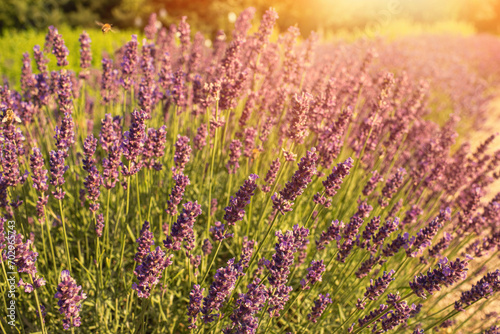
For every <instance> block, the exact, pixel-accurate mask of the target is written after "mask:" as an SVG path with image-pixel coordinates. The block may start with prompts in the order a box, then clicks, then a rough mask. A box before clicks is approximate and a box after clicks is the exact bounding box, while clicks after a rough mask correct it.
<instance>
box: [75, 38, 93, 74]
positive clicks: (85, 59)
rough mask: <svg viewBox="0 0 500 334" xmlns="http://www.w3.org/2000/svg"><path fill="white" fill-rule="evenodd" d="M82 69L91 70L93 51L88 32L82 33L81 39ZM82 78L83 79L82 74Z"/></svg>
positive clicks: (79, 39)
mask: <svg viewBox="0 0 500 334" xmlns="http://www.w3.org/2000/svg"><path fill="white" fill-rule="evenodd" d="M78 41H79V42H80V67H81V68H82V69H86V68H89V67H90V65H91V62H92V50H90V37H89V34H87V32H86V31H84V32H82V34H81V35H80V38H78ZM80 78H82V76H81V73H80Z"/></svg>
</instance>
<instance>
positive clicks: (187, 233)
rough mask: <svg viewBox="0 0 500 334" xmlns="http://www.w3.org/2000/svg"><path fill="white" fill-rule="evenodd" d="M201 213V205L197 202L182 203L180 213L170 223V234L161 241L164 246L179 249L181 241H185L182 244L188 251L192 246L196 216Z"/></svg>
mask: <svg viewBox="0 0 500 334" xmlns="http://www.w3.org/2000/svg"><path fill="white" fill-rule="evenodd" d="M199 215H201V205H199V204H198V202H187V203H186V204H184V206H183V209H182V213H181V214H180V215H179V217H178V218H177V221H176V222H175V223H174V224H172V228H171V232H170V235H168V236H167V239H165V240H164V241H163V244H164V246H165V248H167V249H172V250H176V251H177V250H180V249H181V242H182V241H185V242H186V243H187V244H186V245H185V246H184V247H185V248H186V249H187V250H188V251H189V250H192V249H193V248H194V231H193V226H194V223H195V221H196V217H198V216H199Z"/></svg>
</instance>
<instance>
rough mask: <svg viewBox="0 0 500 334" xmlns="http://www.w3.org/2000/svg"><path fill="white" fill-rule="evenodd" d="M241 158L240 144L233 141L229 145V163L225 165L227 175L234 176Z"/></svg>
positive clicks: (236, 140) (235, 140)
mask: <svg viewBox="0 0 500 334" xmlns="http://www.w3.org/2000/svg"><path fill="white" fill-rule="evenodd" d="M240 157H241V142H240V141H239V140H238V139H234V140H232V141H231V144H229V161H228V162H227V164H226V168H227V171H228V173H229V174H236V171H237V170H238V168H240V164H239V160H240Z"/></svg>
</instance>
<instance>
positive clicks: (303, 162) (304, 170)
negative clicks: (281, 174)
mask: <svg viewBox="0 0 500 334" xmlns="http://www.w3.org/2000/svg"><path fill="white" fill-rule="evenodd" d="M317 161H318V154H317V153H316V148H314V147H313V148H312V149H311V150H310V151H308V152H307V153H306V156H305V157H302V159H300V162H299V163H298V166H299V169H298V170H297V171H296V172H295V174H293V176H292V179H291V180H290V181H288V182H287V184H286V185H285V188H284V189H282V190H281V191H280V192H279V195H278V194H276V193H275V194H274V195H273V196H272V200H273V208H274V209H275V210H278V211H279V212H280V213H281V214H282V215H284V214H285V213H286V212H289V211H292V205H293V201H294V200H295V199H296V198H297V197H298V196H300V195H302V193H303V192H304V190H305V189H306V187H307V185H308V184H309V183H311V181H312V177H313V175H315V174H316V162H317Z"/></svg>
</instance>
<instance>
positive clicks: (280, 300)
mask: <svg viewBox="0 0 500 334" xmlns="http://www.w3.org/2000/svg"><path fill="white" fill-rule="evenodd" d="M308 235H309V230H308V229H306V228H304V227H299V226H298V225H294V226H293V230H292V231H287V232H286V233H285V234H283V233H282V232H281V231H277V232H276V236H277V237H278V242H277V243H276V245H275V247H274V249H275V253H274V254H273V256H272V260H271V261H269V263H267V265H266V266H267V269H268V270H269V277H268V281H269V284H270V285H271V287H273V288H274V293H273V294H272V295H270V300H269V305H270V306H269V309H268V311H269V314H270V316H271V317H274V316H279V312H280V311H281V310H283V309H284V306H285V304H286V303H287V301H288V299H289V298H290V297H289V294H290V292H291V291H292V287H289V286H286V283H287V281H288V275H290V268H291V267H292V265H293V262H294V254H295V253H296V252H297V250H298V249H299V248H300V247H301V246H302V245H303V244H304V242H305V240H306V238H307V236H308Z"/></svg>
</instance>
